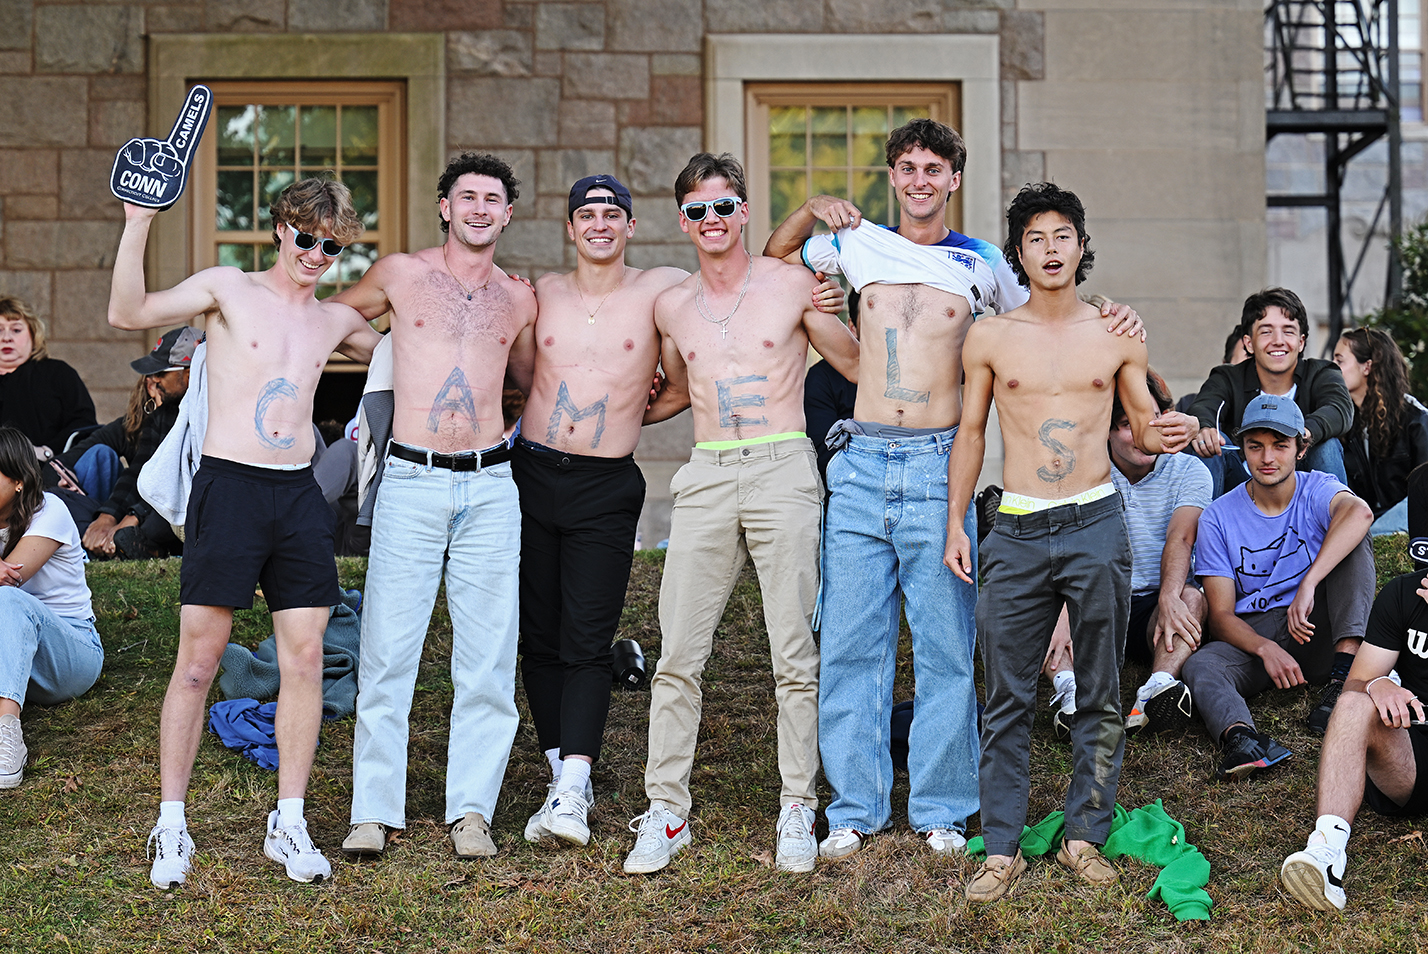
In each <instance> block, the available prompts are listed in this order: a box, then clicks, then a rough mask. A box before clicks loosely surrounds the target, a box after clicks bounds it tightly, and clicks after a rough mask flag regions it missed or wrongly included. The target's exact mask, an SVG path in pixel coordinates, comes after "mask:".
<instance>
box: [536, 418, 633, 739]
mask: <svg viewBox="0 0 1428 954" xmlns="http://www.w3.org/2000/svg"><path fill="white" fill-rule="evenodd" d="M511 470H512V473H513V475H514V476H515V480H516V487H517V489H519V490H520V494H521V644H520V645H521V674H522V676H523V678H524V682H525V687H526V699H527V701H528V702H529V703H530V707H531V717H532V718H533V719H534V721H535V727H536V736H537V738H538V739H539V740H540V747H541V748H542V749H552V748H559V749H560V751H561V756H562V757H564V756H569V755H587V756H589V757H590V758H592V759H599V757H600V742H601V739H602V738H603V736H604V734H605V717H606V714H607V713H608V711H609V708H610V688H611V673H610V644H611V643H612V642H614V639H615V631H616V630H617V629H618V628H619V625H620V612H621V611H622V610H623V609H624V606H625V590H626V588H627V587H628V586H629V583H630V564H631V563H632V562H633V560H634V550H635V529H636V526H637V525H638V523H639V519H640V509H641V508H642V507H643V506H644V501H645V479H644V475H643V474H641V473H640V468H639V467H638V465H636V464H635V461H634V458H633V457H618V458H607V457H585V456H581V455H579V454H565V453H562V452H560V451H556V450H552V449H551V448H548V447H545V446H543V445H541V444H536V443H534V442H531V441H527V440H525V439H524V438H522V439H520V440H518V441H517V442H516V452H515V456H514V457H513V458H512V464H511Z"/></svg>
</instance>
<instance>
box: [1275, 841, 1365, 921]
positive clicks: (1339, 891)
mask: <svg viewBox="0 0 1428 954" xmlns="http://www.w3.org/2000/svg"><path fill="white" fill-rule="evenodd" d="M1348 863H1349V856H1348V854H1346V853H1345V852H1342V851H1339V850H1338V849H1336V848H1331V847H1329V846H1328V845H1309V846H1308V847H1307V848H1305V849H1304V850H1303V851H1296V852H1295V853H1294V854H1292V855H1290V856H1289V857H1288V858H1285V859H1284V864H1283V865H1282V866H1281V867H1280V869H1279V880H1280V881H1282V882H1284V887H1286V888H1287V889H1289V893H1290V894H1292V895H1294V897H1295V898H1296V899H1297V900H1299V901H1300V902H1302V903H1303V904H1306V905H1308V906H1309V907H1311V908H1313V909H1314V910H1316V911H1342V910H1344V904H1345V902H1346V901H1347V898H1346V897H1345V895H1344V868H1345V866H1347V865H1348Z"/></svg>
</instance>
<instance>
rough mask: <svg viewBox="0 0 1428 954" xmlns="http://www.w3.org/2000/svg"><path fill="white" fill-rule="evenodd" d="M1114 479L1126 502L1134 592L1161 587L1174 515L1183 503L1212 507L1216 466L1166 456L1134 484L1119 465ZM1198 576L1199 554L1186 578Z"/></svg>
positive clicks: (1187, 456)
mask: <svg viewBox="0 0 1428 954" xmlns="http://www.w3.org/2000/svg"><path fill="white" fill-rule="evenodd" d="M1111 482H1112V483H1114V484H1115V485H1116V489H1117V490H1119V491H1120V492H1121V497H1122V498H1123V499H1124V500H1125V505H1126V532H1127V533H1128V534H1129V535H1130V546H1131V592H1132V593H1137V594H1139V593H1150V592H1153V591H1155V590H1158V589H1160V554H1161V551H1163V550H1164V549H1165V531H1166V530H1167V529H1168V528H1169V527H1170V517H1171V515H1172V514H1174V513H1175V511H1176V510H1178V509H1179V508H1181V507H1199V508H1200V509H1201V510H1204V509H1205V508H1206V507H1208V506H1210V486H1211V485H1210V470H1209V468H1208V467H1206V466H1205V465H1204V464H1203V463H1201V462H1200V459H1199V458H1198V457H1195V456H1194V455H1193V454H1161V455H1160V456H1158V457H1156V459H1155V469H1154V470H1152V471H1151V472H1150V473H1148V474H1146V475H1145V476H1144V477H1142V478H1141V479H1140V480H1139V481H1137V482H1136V483H1131V482H1130V481H1129V480H1127V479H1126V476H1125V475H1124V474H1122V473H1121V472H1120V469H1119V468H1117V467H1114V466H1112V467H1111ZM1194 576H1195V567H1194V558H1193V557H1192V558H1191V565H1190V573H1189V575H1188V576H1187V577H1186V580H1185V582H1188V581H1189V580H1191V579H1193V578H1194Z"/></svg>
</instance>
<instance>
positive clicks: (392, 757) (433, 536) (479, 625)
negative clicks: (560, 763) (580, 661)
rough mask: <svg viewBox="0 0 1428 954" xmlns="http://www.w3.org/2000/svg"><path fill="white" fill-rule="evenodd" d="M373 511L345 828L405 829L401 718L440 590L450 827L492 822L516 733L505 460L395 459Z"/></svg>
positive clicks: (515, 582)
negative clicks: (444, 462) (446, 663)
mask: <svg viewBox="0 0 1428 954" xmlns="http://www.w3.org/2000/svg"><path fill="white" fill-rule="evenodd" d="M384 468H385V470H384V473H383V475H382V483H381V487H380V489H379V491H378V493H377V507H376V511H375V512H374V515H373V518H372V550H371V556H370V557H369V559H368V562H367V595H366V603H365V605H364V606H363V608H362V661H361V665H360V667H359V669H358V677H357V678H358V694H357V727H356V737H355V739H354V741H353V747H352V748H353V753H352V824H354V825H360V824H362V823H364V822H380V823H381V824H383V825H386V826H388V827H389V828H404V827H406V788H407V737H408V727H407V718H408V715H409V714H410V712H411V707H412V692H413V690H414V688H415V686H416V677H417V663H418V660H419V659H420V656H421V648H422V643H423V642H424V641H425V640H426V634H427V627H428V626H429V625H430V622H431V610H432V606H433V604H434V603H435V601H436V590H437V585H438V584H439V583H441V581H442V577H443V575H445V579H446V600H447V606H448V608H449V610H450V612H451V626H452V650H451V681H452V683H453V684H454V685H455V698H454V699H453V700H452V706H451V736H450V740H449V742H448V747H447V760H446V822H447V824H451V823H452V822H455V821H457V820H458V819H460V818H461V816H462V815H464V814H466V813H467V812H480V813H481V814H482V815H484V816H486V819H487V820H488V821H489V820H490V818H491V815H492V812H493V811H494V809H495V807H496V797H497V795H499V794H500V790H501V780H502V778H503V777H504V776H505V774H506V761H507V759H508V758H510V754H511V743H512V741H513V740H514V739H515V736H516V724H517V716H516V699H515V693H516V629H517V619H518V616H517V612H516V610H517V592H518V586H519V579H520V574H519V569H520V550H521V511H520V506H519V503H518V500H517V496H516V485H515V482H514V481H513V480H512V479H511V465H510V464H509V463H502V464H495V465H493V466H491V467H486V468H483V469H482V470H479V471H465V472H457V471H452V470H446V469H443V468H439V467H428V466H427V465H426V464H413V463H409V462H407V461H404V460H399V459H397V458H394V457H388V458H387V459H386V461H385V463H384Z"/></svg>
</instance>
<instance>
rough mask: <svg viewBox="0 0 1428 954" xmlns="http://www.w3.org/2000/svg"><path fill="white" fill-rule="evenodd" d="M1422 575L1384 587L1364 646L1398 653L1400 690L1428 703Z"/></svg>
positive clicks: (1427, 611)
mask: <svg viewBox="0 0 1428 954" xmlns="http://www.w3.org/2000/svg"><path fill="white" fill-rule="evenodd" d="M1423 576H1424V574H1423V572H1422V571H1421V570H1420V571H1417V572H1414V573H1405V574H1403V575H1402V576H1397V577H1394V578H1393V579H1391V580H1389V581H1388V582H1387V583H1385V584H1384V585H1383V589H1382V590H1381V591H1380V592H1379V594H1378V598H1377V599H1376V600H1374V602H1373V612H1372V613H1370V614H1369V621H1368V632H1367V633H1365V634H1364V642H1366V643H1368V644H1370V645H1372V646H1381V647H1382V648H1384V649H1388V650H1391V651H1393V652H1396V653H1398V665H1397V666H1396V667H1395V668H1396V669H1397V670H1398V676H1399V678H1400V679H1401V680H1403V688H1405V689H1407V690H1409V691H1410V692H1412V693H1413V694H1414V695H1416V696H1418V698H1420V699H1428V603H1425V602H1424V601H1423V597H1421V596H1419V595H1418V592H1417V591H1418V588H1419V587H1421V586H1422V585H1423Z"/></svg>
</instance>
